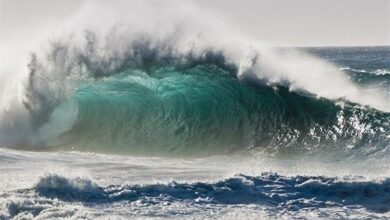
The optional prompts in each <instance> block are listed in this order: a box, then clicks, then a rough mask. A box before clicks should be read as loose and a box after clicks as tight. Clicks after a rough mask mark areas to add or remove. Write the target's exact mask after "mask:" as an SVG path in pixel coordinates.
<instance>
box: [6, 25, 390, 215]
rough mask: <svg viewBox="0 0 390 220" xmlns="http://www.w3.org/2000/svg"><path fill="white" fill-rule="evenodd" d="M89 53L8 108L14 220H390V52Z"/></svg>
mask: <svg viewBox="0 0 390 220" xmlns="http://www.w3.org/2000/svg"><path fill="white" fill-rule="evenodd" d="M116 37H117V36H116ZM115 39H117V38H115ZM85 42H86V44H85V45H84V46H80V45H78V44H77V45H76V44H72V43H69V42H55V43H52V44H51V47H49V49H47V50H46V52H45V53H43V54H44V55H42V54H35V53H32V55H31V58H30V61H29V64H28V66H27V69H28V76H27V78H26V80H25V81H24V83H23V88H24V89H23V91H22V94H23V95H22V98H21V99H20V100H21V101H17V102H16V103H13V101H14V100H11V101H10V102H9V103H8V104H7V105H4V104H2V105H1V106H0V107H1V108H2V109H1V110H2V111H1V114H0V122H1V123H0V146H1V147H0V219H33V218H34V219H61V218H63V219H149V218H153V219H154V218H157V219H165V218H169V219H388V218H390V47H321V48H265V49H259V50H257V49H250V50H249V52H247V51H246V52H244V53H242V54H244V55H242V54H239V55H235V54H234V55H232V52H231V51H235V50H223V49H221V50H219V49H213V48H212V49H210V48H207V49H202V50H197V49H194V50H184V52H183V50H181V51H179V52H178V50H177V48H176V47H174V46H172V45H171V44H170V43H169V42H168V43H167V42H166V41H164V44H163V43H162V41H159V42H157V43H155V42H153V41H152V40H151V39H148V38H144V37H142V38H137V39H136V40H132V41H131V43H128V44H126V45H120V47H112V45H111V46H110V42H111V41H110V40H107V41H106V43H105V44H103V46H102V43H101V42H98V40H97V38H96V37H95V35H94V34H93V33H90V32H86V33H85ZM102 48H103V49H102ZM102 51H104V52H105V53H104V54H103V53H102ZM1 91H2V97H4V96H5V95H6V91H5V89H3V90H1ZM4 106H6V107H7V108H5V107H4Z"/></svg>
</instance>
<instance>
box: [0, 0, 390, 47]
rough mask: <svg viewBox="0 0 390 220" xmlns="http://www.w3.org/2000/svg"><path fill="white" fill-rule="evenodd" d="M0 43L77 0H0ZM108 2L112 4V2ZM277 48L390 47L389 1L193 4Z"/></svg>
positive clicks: (59, 16) (71, 9) (214, 0)
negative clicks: (277, 46) (231, 21)
mask: <svg viewBox="0 0 390 220" xmlns="http://www.w3.org/2000/svg"><path fill="white" fill-rule="evenodd" d="M0 1H1V5H0V7H1V21H0V22H1V23H0V27H1V29H0V37H1V42H2V43H7V42H9V41H10V40H13V39H18V37H17V36H19V38H20V36H25V37H28V34H29V33H33V32H34V31H35V30H36V29H37V28H38V27H39V26H41V25H42V24H44V23H47V22H51V23H55V22H57V21H60V20H64V19H66V18H67V17H69V16H70V15H71V14H73V13H75V12H76V11H77V9H78V8H79V7H80V6H81V5H82V2H83V1H81V0H80V1H79V0H62V1H60V0H0ZM112 2H113V3H112V4H114V2H115V1H112ZM196 2H197V3H198V4H199V5H200V6H201V7H204V8H209V9H210V10H217V11H219V12H222V13H224V14H225V15H226V16H229V18H230V19H231V20H233V21H235V23H236V24H238V25H237V28H238V31H240V30H242V31H246V32H249V33H252V34H253V35H254V36H256V37H258V38H259V39H260V40H263V41H265V42H269V43H273V44H276V45H283V46H326V45H390V0H240V1H238V0H237V1H226V0H197V1H196Z"/></svg>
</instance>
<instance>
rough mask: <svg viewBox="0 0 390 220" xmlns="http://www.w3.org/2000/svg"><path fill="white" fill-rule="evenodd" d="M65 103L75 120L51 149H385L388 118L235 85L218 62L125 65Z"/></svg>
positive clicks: (300, 96) (248, 83)
mask: <svg viewBox="0 0 390 220" xmlns="http://www.w3.org/2000/svg"><path fill="white" fill-rule="evenodd" d="M69 100H70V101H69V102H67V103H68V104H69V103H71V104H72V105H75V107H76V108H77V109H78V110H77V118H76V120H75V122H74V123H73V125H72V126H71V127H70V129H69V130H67V131H66V132H62V133H61V134H59V135H56V136H53V137H50V138H49V139H48V140H46V141H45V144H46V145H48V146H52V145H58V146H61V147H65V148H72V149H77V150H84V151H98V152H105V153H118V152H119V153H131V154H150V155H209V154H224V153H231V152H236V151H243V150H249V149H252V148H261V149H265V150H269V151H271V152H272V153H282V154H283V153H292V152H299V151H308V150H309V151H315V150H316V149H326V148H329V149H334V148H335V145H336V147H337V148H341V149H351V148H356V149H359V150H362V151H364V152H368V151H369V152H375V151H377V150H379V149H383V148H386V147H388V146H389V140H388V138H387V135H388V134H389V133H390V130H389V129H390V128H389V126H387V125H388V124H389V122H390V117H389V114H388V113H383V112H379V111H376V110H372V109H363V108H361V107H359V106H356V105H353V104H350V103H345V106H344V107H343V108H342V107H341V106H340V105H336V104H335V103H334V102H332V101H329V100H326V99H317V98H315V97H311V96H310V95H307V94H300V93H294V92H290V91H289V90H288V88H285V87H271V86H267V85H263V84H259V83H255V82H254V81H252V80H251V79H244V80H242V81H240V80H238V79H237V77H236V75H235V73H234V72H233V71H231V70H229V69H228V68H225V67H224V66H220V65H216V64H194V65H191V66H174V65H171V66H166V65H165V66H162V67H161V66H159V67H151V68H147V70H145V68H143V69H141V68H129V69H126V70H124V71H122V72H119V73H116V74H112V75H110V76H108V77H104V78H99V79H95V80H93V81H87V82H84V83H83V84H82V85H81V86H80V87H79V88H78V89H77V90H76V91H74V93H73V95H72V96H71V97H70V98H69ZM57 108H64V105H62V106H60V107H57ZM67 108H68V107H67Z"/></svg>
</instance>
